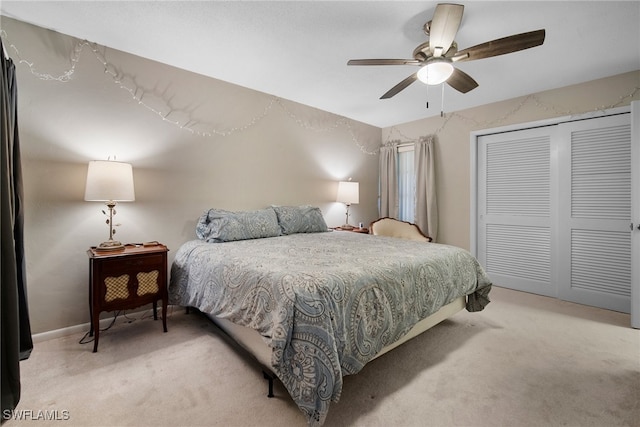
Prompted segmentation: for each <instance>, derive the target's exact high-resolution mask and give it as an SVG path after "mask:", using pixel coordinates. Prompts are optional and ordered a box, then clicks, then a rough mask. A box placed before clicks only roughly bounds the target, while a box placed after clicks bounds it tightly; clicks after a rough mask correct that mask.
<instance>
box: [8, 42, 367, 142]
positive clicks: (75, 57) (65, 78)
mask: <svg viewBox="0 0 640 427" xmlns="http://www.w3.org/2000/svg"><path fill="white" fill-rule="evenodd" d="M0 36H1V37H2V38H3V39H4V40H5V41H9V37H8V35H7V32H6V31H5V30H0ZM98 46H99V45H98V44H96V43H91V42H89V41H87V40H79V41H78V42H77V43H76V45H75V46H74V48H73V50H72V53H71V56H70V58H69V59H70V61H71V67H70V68H69V69H68V70H66V71H65V72H63V73H62V74H60V75H59V76H53V75H51V74H48V73H41V72H39V71H38V70H37V69H36V66H35V63H34V62H32V61H28V60H26V59H24V58H22V56H21V55H20V51H19V50H18V48H17V47H16V46H15V44H13V43H10V42H9V48H10V49H12V50H13V51H14V52H15V54H16V57H17V58H18V60H17V62H18V64H22V65H26V66H27V67H28V68H29V71H30V72H31V74H32V75H34V76H35V77H37V78H39V79H40V80H46V81H57V82H60V83H68V82H69V81H71V78H72V76H73V74H74V73H75V70H76V65H77V64H78V62H79V61H80V54H81V53H82V51H83V50H84V48H85V47H88V48H89V49H90V50H91V52H92V53H93V54H94V56H95V58H96V59H97V60H98V61H99V62H100V63H101V64H102V66H103V67H104V72H105V74H108V75H109V76H110V77H111V79H112V80H113V83H114V84H115V85H117V86H118V87H119V88H120V89H122V90H124V91H126V92H128V93H129V95H130V96H131V97H132V98H133V99H134V100H135V101H136V102H137V103H138V105H140V106H141V107H143V108H145V109H147V110H148V111H150V112H151V113H153V114H155V115H156V116H158V117H160V118H161V119H162V121H164V122H167V123H169V124H171V125H173V126H176V127H178V128H180V129H182V130H185V131H187V132H190V133H192V134H194V135H198V136H201V137H213V136H222V137H226V136H229V135H233V134H235V133H238V132H243V131H246V130H248V129H251V128H252V127H254V126H255V125H256V124H258V122H260V121H261V120H262V119H264V118H265V117H266V116H267V115H269V113H270V112H271V110H272V109H273V106H274V105H275V104H277V105H278V106H279V107H280V108H281V109H282V110H283V111H284V112H285V113H286V115H287V116H288V117H289V118H290V119H291V120H293V121H294V122H295V123H296V124H297V125H298V126H300V127H302V128H303V129H306V130H309V131H313V132H331V131H335V130H337V129H338V128H339V127H340V126H344V127H346V128H347V130H348V132H349V135H350V136H351V140H352V141H353V143H354V144H356V146H358V148H360V151H362V152H363V153H364V154H369V155H376V154H378V151H379V145H380V142H379V141H373V142H370V143H368V144H365V143H362V142H361V141H360V139H359V138H358V135H357V134H356V131H355V130H354V128H353V126H352V125H351V123H350V122H349V120H348V119H347V118H345V117H339V118H338V119H336V120H335V122H334V123H333V124H331V125H328V126H324V127H320V126H314V125H312V124H310V123H308V122H306V121H305V120H302V119H301V118H299V117H298V116H297V115H296V114H295V113H293V112H292V111H291V110H290V109H289V108H287V107H286V106H285V105H284V103H283V101H282V99H280V98H278V97H273V98H272V99H271V101H270V102H269V103H268V104H267V106H266V107H265V108H264V110H263V111H262V112H261V113H260V114H259V115H257V116H254V117H252V118H251V119H250V120H249V121H248V122H247V123H246V124H244V125H242V126H236V127H232V128H229V129H227V130H219V129H216V128H214V127H213V125H212V124H210V123H203V122H200V121H197V120H193V119H190V118H189V116H190V114H189V113H188V112H186V111H184V110H177V109H176V108H173V107H171V106H170V105H169V102H168V101H167V100H165V99H162V101H163V102H164V105H165V106H166V107H167V111H161V110H159V109H157V108H154V107H153V106H151V105H149V104H148V103H146V102H145V101H144V100H143V99H144V97H145V95H147V94H148V92H146V91H145V90H144V89H143V88H141V87H140V86H138V85H136V84H135V83H133V85H132V87H129V86H127V85H126V84H125V83H123V77H124V76H125V74H124V73H122V72H118V70H117V68H116V67H115V66H114V65H113V64H111V63H109V62H108V61H107V60H106V58H105V55H104V54H102V53H101V52H100V50H99V48H98ZM104 49H105V50H106V49H107V47H106V46H104ZM176 113H184V114H183V116H184V115H186V116H187V119H186V120H182V121H180V120H175V119H172V118H170V117H171V116H172V115H179V114H176ZM325 114H331V113H328V112H327V113H325ZM196 125H200V126H201V127H206V128H209V130H206V131H202V130H197V129H194V127H195V126H196ZM370 146H374V148H372V147H370Z"/></svg>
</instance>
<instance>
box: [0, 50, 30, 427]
mask: <svg viewBox="0 0 640 427" xmlns="http://www.w3.org/2000/svg"><path fill="white" fill-rule="evenodd" d="M0 44H2V41H0ZM4 52H5V51H4V46H2V53H0V55H1V56H2V83H1V86H0V95H1V96H0V105H1V111H0V113H1V116H0V120H1V123H2V127H1V132H0V139H1V141H0V143H1V145H2V164H1V165H0V169H1V170H0V173H1V175H2V188H1V190H2V192H1V193H2V194H1V199H0V208H1V210H2V218H1V225H2V227H1V229H2V230H1V233H2V235H1V236H0V242H1V244H2V264H1V265H0V273H1V276H2V283H1V285H2V292H1V293H0V298H1V299H0V310H1V316H2V323H1V328H2V372H1V373H2V376H1V381H2V415H3V416H2V419H3V420H4V418H5V415H6V414H7V412H6V411H7V410H13V409H15V407H16V405H17V404H18V401H19V400H20V360H24V359H26V358H28V357H29V355H30V354H31V350H32V349H33V341H32V340H31V326H30V324H29V311H28V309H27V294H26V270H25V259H24V239H23V230H24V198H23V191H22V167H21V163H20V147H19V145H20V144H19V137H18V90H17V87H16V75H15V71H16V67H15V65H14V63H13V61H12V60H11V59H10V58H7V57H6V56H5V53H4Z"/></svg>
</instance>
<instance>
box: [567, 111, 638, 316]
mask: <svg viewBox="0 0 640 427" xmlns="http://www.w3.org/2000/svg"><path fill="white" fill-rule="evenodd" d="M558 132H559V133H558V135H559V136H560V137H561V138H562V140H564V141H567V142H568V143H567V144H563V145H562V148H561V150H560V152H559V156H560V159H559V161H560V165H561V169H560V172H559V173H560V195H561V197H560V218H559V221H560V224H559V244H560V247H559V249H560V250H559V252H560V254H562V255H561V258H560V266H559V297H560V298H562V299H565V300H568V301H574V302H578V303H582V304H588V305H594V306H598V307H602V308H607V309H611V310H617V311H622V312H626V313H628V312H629V310H630V300H631V296H630V295H631V262H632V260H631V230H630V228H629V224H630V223H631V123H630V118H629V114H621V115H617V116H611V117H601V118H597V119H590V120H584V121H578V122H571V123H564V124H561V125H559V129H558Z"/></svg>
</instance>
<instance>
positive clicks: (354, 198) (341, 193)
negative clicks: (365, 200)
mask: <svg viewBox="0 0 640 427" xmlns="http://www.w3.org/2000/svg"><path fill="white" fill-rule="evenodd" d="M336 201H337V202H342V203H346V204H347V205H350V204H357V203H359V202H360V186H359V184H358V183H357V182H351V181H340V182H339V183H338V197H337V198H336Z"/></svg>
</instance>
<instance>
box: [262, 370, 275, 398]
mask: <svg viewBox="0 0 640 427" xmlns="http://www.w3.org/2000/svg"><path fill="white" fill-rule="evenodd" d="M262 375H264V379H265V380H267V381H269V394H267V397H273V375H269V374H267V373H266V372H265V371H262Z"/></svg>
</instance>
